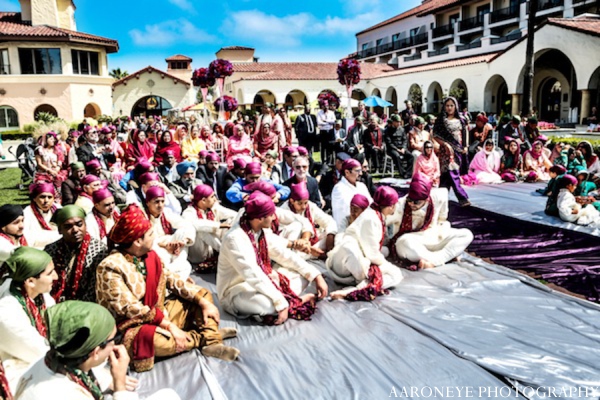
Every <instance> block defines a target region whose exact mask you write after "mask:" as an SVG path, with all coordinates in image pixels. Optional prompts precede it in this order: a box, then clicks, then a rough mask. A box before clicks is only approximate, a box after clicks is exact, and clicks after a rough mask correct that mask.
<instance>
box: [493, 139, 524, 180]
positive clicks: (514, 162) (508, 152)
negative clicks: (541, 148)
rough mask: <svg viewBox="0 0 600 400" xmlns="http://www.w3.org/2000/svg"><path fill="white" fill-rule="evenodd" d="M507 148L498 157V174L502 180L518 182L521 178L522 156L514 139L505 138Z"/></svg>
mask: <svg viewBox="0 0 600 400" xmlns="http://www.w3.org/2000/svg"><path fill="white" fill-rule="evenodd" d="M505 143H506V146H507V148H506V149H505V150H504V155H503V156H502V158H501V159H500V170H499V171H498V172H499V173H500V176H501V177H502V180H504V182H518V181H520V180H522V179H523V157H522V156H521V147H520V145H519V142H518V141H517V140H516V139H511V138H509V137H507V138H505Z"/></svg>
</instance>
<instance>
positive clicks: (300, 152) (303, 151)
mask: <svg viewBox="0 0 600 400" xmlns="http://www.w3.org/2000/svg"><path fill="white" fill-rule="evenodd" d="M297 149H298V155H301V156H307V155H308V150H306V147H304V146H298V147H297Z"/></svg>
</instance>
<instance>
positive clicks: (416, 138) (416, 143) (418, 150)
mask: <svg viewBox="0 0 600 400" xmlns="http://www.w3.org/2000/svg"><path fill="white" fill-rule="evenodd" d="M424 127H425V120H424V119H423V117H417V120H416V122H415V126H413V127H412V129H411V130H410V132H408V137H409V150H410V151H411V153H412V155H413V157H414V158H415V159H417V158H418V157H419V156H420V155H421V154H422V153H423V146H424V145H425V143H426V142H427V141H429V140H430V135H429V132H427V131H426V130H424V129H423V128H424Z"/></svg>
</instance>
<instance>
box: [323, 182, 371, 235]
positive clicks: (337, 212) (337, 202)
mask: <svg viewBox="0 0 600 400" xmlns="http://www.w3.org/2000/svg"><path fill="white" fill-rule="evenodd" d="M355 194H362V195H363V196H365V197H366V198H367V199H369V203H371V202H373V198H372V197H371V194H370V193H369V189H367V186H366V185H365V184H364V183H362V182H356V186H354V185H352V184H351V183H350V182H348V181H347V180H346V178H345V177H343V178H342V180H340V181H339V182H338V183H337V184H336V185H335V186H334V187H333V192H332V193H331V211H332V214H333V219H334V220H335V223H336V224H337V225H338V226H340V225H341V224H342V223H343V219H344V218H346V217H347V216H349V215H350V202H351V201H352V198H353V197H354V195H355Z"/></svg>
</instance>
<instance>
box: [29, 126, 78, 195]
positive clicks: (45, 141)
mask: <svg viewBox="0 0 600 400" xmlns="http://www.w3.org/2000/svg"><path fill="white" fill-rule="evenodd" d="M35 162H36V164H37V169H36V172H35V176H34V181H35V182H40V181H44V182H51V183H52V184H53V185H54V187H55V188H56V190H57V193H58V194H59V196H58V197H59V198H60V188H61V186H62V183H63V182H64V181H65V180H66V179H67V176H68V174H69V173H68V171H67V169H66V168H63V166H64V163H65V153H64V151H63V147H62V146H61V144H60V143H59V141H58V137H57V135H56V133H54V132H48V133H46V134H45V135H44V136H42V137H41V140H40V145H39V146H38V147H37V148H36V149H35Z"/></svg>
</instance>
